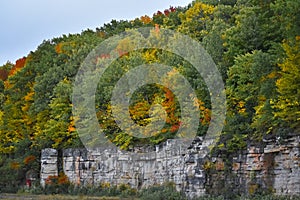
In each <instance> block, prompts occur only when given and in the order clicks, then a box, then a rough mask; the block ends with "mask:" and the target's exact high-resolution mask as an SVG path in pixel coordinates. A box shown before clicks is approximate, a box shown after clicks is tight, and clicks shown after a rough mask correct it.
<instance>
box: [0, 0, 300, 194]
mask: <svg viewBox="0 0 300 200" xmlns="http://www.w3.org/2000/svg"><path fill="white" fill-rule="evenodd" d="M299 10H300V1H294V0H269V1H260V0H251V1H245V0H220V1H215V0H203V1H201V0H196V1H194V2H192V3H191V4H189V5H187V6H186V7H170V8H168V9H166V10H164V11H157V12H156V13H154V14H153V16H147V15H145V16H141V17H140V18H136V19H133V20H121V21H116V20H112V21H111V22H110V23H107V24H104V25H103V26H101V27H99V28H97V29H96V30H85V31H83V32H82V33H78V34H68V35H62V36H61V37H57V38H53V39H48V40H45V41H44V42H43V43H42V44H40V45H39V46H38V48H37V50H36V51H33V52H30V53H29V54H28V55H26V56H24V57H23V58H20V59H19V60H17V61H16V62H15V63H14V64H13V63H10V62H8V63H7V64H5V65H3V66H1V67H0V91H1V92H0V172H1V174H3V179H2V180H1V181H0V186H1V187H2V185H5V183H7V182H11V181H9V180H17V181H13V182H11V183H12V184H15V185H18V183H19V182H21V181H24V173H23V172H24V171H26V170H28V169H32V168H34V169H38V167H39V166H38V164H37V162H36V161H35V159H36V160H38V159H39V156H40V151H41V149H43V148H56V149H58V150H61V149H64V148H70V147H83V146H82V143H81V141H80V138H79V136H78V134H77V131H76V126H75V124H76V123H75V122H76V120H77V119H76V118H74V116H73V115H72V106H73V105H72V98H71V97H72V91H73V88H72V86H73V82H74V79H75V76H76V74H77V71H78V69H79V67H80V66H81V64H82V62H83V61H84V59H85V58H86V56H87V55H88V54H89V53H90V52H91V51H92V50H93V49H94V48H95V47H96V46H97V45H99V44H100V43H101V42H102V41H104V40H106V39H107V38H109V37H111V36H113V35H116V34H119V33H121V32H123V31H125V30H128V29H137V28H142V27H153V29H154V30H157V31H159V29H162V28H166V29H171V30H174V31H178V32H180V33H183V34H186V35H188V36H190V37H191V38H193V39H195V40H197V41H198V42H200V44H201V45H202V46H203V47H204V49H205V50H206V51H207V52H208V53H209V54H210V55H211V57H212V59H213V60H214V62H215V64H216V65H217V68H218V70H219V71H220V73H221V75H222V79H223V81H224V84H225V93H226V101H227V105H226V106H227V114H226V120H225V126H224V129H223V131H222V133H221V137H220V140H219V141H218V146H217V147H216V148H217V149H219V150H222V151H226V152H235V151H237V150H241V149H244V148H245V147H247V144H249V143H253V142H255V143H259V142H262V141H263V139H265V138H274V137H281V138H285V137H289V136H291V135H295V134H298V135H299V129H300V105H299V104H300V87H299V86H300V53H299V50H300V35H299V34H300V12H299ZM124 43H126V41H123V44H119V45H120V46H122V45H125V44H124ZM119 53H120V55H121V56H120V58H119V59H118V60H117V61H116V62H114V63H113V65H112V67H110V69H109V70H107V71H106V72H105V73H107V76H105V77H106V79H101V80H99V83H98V89H97V92H96V102H95V109H96V113H97V120H98V122H99V125H100V127H101V128H102V129H104V130H105V135H106V137H107V138H109V140H110V141H112V142H113V143H115V144H116V145H117V146H119V147H120V148H121V149H125V150H130V149H132V148H133V147H134V146H136V145H156V144H159V143H161V142H163V141H165V140H166V139H168V138H173V137H174V136H175V135H176V132H177V130H178V129H179V127H180V117H181V116H180V112H179V107H180V105H179V103H178V99H176V96H174V94H173V93H172V92H171V91H170V90H168V88H166V87H161V86H157V85H146V86H144V87H142V88H140V89H139V90H138V91H136V92H135V93H134V95H133V97H132V99H131V102H130V109H129V112H130V115H131V118H132V119H133V121H134V122H135V123H136V124H139V125H140V126H144V125H147V124H148V123H149V121H151V120H153V119H151V116H150V115H149V109H150V107H151V105H152V104H153V103H159V104H161V106H162V107H163V108H164V109H165V111H166V116H167V117H166V124H165V126H164V127H163V129H162V130H161V132H160V133H158V134H156V135H154V136H152V137H150V138H148V139H141V138H139V139H138V138H135V137H133V136H132V135H128V134H126V132H125V131H122V130H120V128H119V127H118V126H117V124H116V122H115V121H114V119H113V116H112V115H111V109H112V108H111V105H110V97H111V92H112V88H113V85H114V84H116V82H117V81H118V79H119V78H120V77H121V76H122V74H124V73H125V72H126V71H128V70H129V69H130V67H134V66H138V65H141V64H145V63H146V64H147V63H148V64H149V63H162V64H164V63H166V64H169V65H170V63H171V64H172V66H173V67H174V68H175V69H176V70H177V71H179V72H181V73H182V74H183V75H184V76H185V77H187V79H188V80H189V82H190V84H191V85H193V86H199V85H200V86H201V87H197V88H195V91H196V94H197V99H195V102H196V103H197V106H198V107H199V110H200V117H199V127H198V131H197V135H205V133H206V130H207V128H208V125H209V123H210V120H211V118H210V117H211V103H210V96H209V91H208V90H207V87H206V86H205V83H204V82H203V80H202V78H201V76H200V75H199V74H198V73H196V72H195V70H194V69H193V67H192V66H191V65H190V63H188V62H186V61H185V60H183V59H181V58H179V57H178V56H176V55H174V54H171V53H170V52H164V51H161V50H157V49H145V50H141V51H133V52H129V53H128V54H122V52H121V51H120V52H119ZM108 56H109V55H102V57H100V58H99V59H106V58H107V57H108ZM28 158H31V159H29V161H28ZM32 158H34V159H32ZM25 161H26V162H25ZM4 171H5V173H4ZM2 172H3V173H2ZM16 172H17V173H16ZM18 181H19V182H18ZM0 191H1V189H0Z"/></svg>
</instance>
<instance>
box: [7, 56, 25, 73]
mask: <svg viewBox="0 0 300 200" xmlns="http://www.w3.org/2000/svg"><path fill="white" fill-rule="evenodd" d="M25 64H26V57H23V58H20V59H18V60H17V61H16V64H15V66H14V67H13V68H12V69H11V70H10V72H9V76H11V75H14V74H15V73H16V72H18V71H19V70H20V69H22V68H23V67H24V66H25Z"/></svg>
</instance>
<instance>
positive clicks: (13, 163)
mask: <svg viewBox="0 0 300 200" xmlns="http://www.w3.org/2000/svg"><path fill="white" fill-rule="evenodd" d="M10 168H12V169H15V170H17V169H19V168H20V163H18V162H12V163H10Z"/></svg>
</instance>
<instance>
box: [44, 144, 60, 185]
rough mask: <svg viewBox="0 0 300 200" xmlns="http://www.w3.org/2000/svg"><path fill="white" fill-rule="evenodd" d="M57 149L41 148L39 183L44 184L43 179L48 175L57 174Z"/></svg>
mask: <svg viewBox="0 0 300 200" xmlns="http://www.w3.org/2000/svg"><path fill="white" fill-rule="evenodd" d="M57 155H58V154H57V151H56V150H55V149H43V150H42V155H41V185H42V186H43V187H44V186H45V180H46V179H47V178H48V177H49V176H57V175H58V172H57V171H58V170H57Z"/></svg>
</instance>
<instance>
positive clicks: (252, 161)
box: [41, 137, 300, 197]
mask: <svg viewBox="0 0 300 200" xmlns="http://www.w3.org/2000/svg"><path fill="white" fill-rule="evenodd" d="M201 143H202V141H201V138H197V139H196V140H195V141H194V143H193V144H192V145H191V146H190V147H187V146H184V145H182V144H179V143H177V141H176V140H168V141H167V142H166V143H164V144H163V145H160V146H157V147H156V148H155V149H150V150H147V151H144V152H143V153H133V152H124V151H120V150H118V149H117V148H115V149H93V150H90V151H87V150H86V149H66V150H64V152H63V170H64V172H65V174H66V175H67V176H68V177H69V180H70V181H71V182H73V183H74V184H80V185H87V184H99V183H103V182H107V183H110V184H115V185H118V184H121V183H125V184H129V185H130V186H131V187H133V188H137V189H140V188H145V187H149V186H151V185H155V184H162V183H164V182H174V183H175V185H176V188H177V189H178V190H182V191H184V192H185V193H186V194H187V195H188V196H189V197H194V196H202V195H204V194H207V193H210V194H223V195H224V194H226V195H228V194H230V193H234V194H238V193H244V194H245V193H248V194H251V193H256V192H261V191H264V192H266V191H270V192H273V193H276V194H278V195H300V152H299V148H300V146H299V137H293V138H290V139H288V140H286V141H285V142H284V144H276V145H275V144H274V142H272V141H269V142H268V141H267V142H266V143H265V145H264V147H260V148H259V147H256V146H249V147H248V150H247V151H244V152H241V153H240V154H237V156H234V157H232V158H230V159H228V158H224V157H223V158H222V156H217V157H210V158H209V157H207V156H206V155H204V154H203V152H204V151H202V148H203V147H202V146H201ZM56 161H57V152H56V151H55V150H53V149H45V150H43V151H42V168H41V183H42V184H45V179H46V178H47V177H48V176H49V175H57V165H56Z"/></svg>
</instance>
